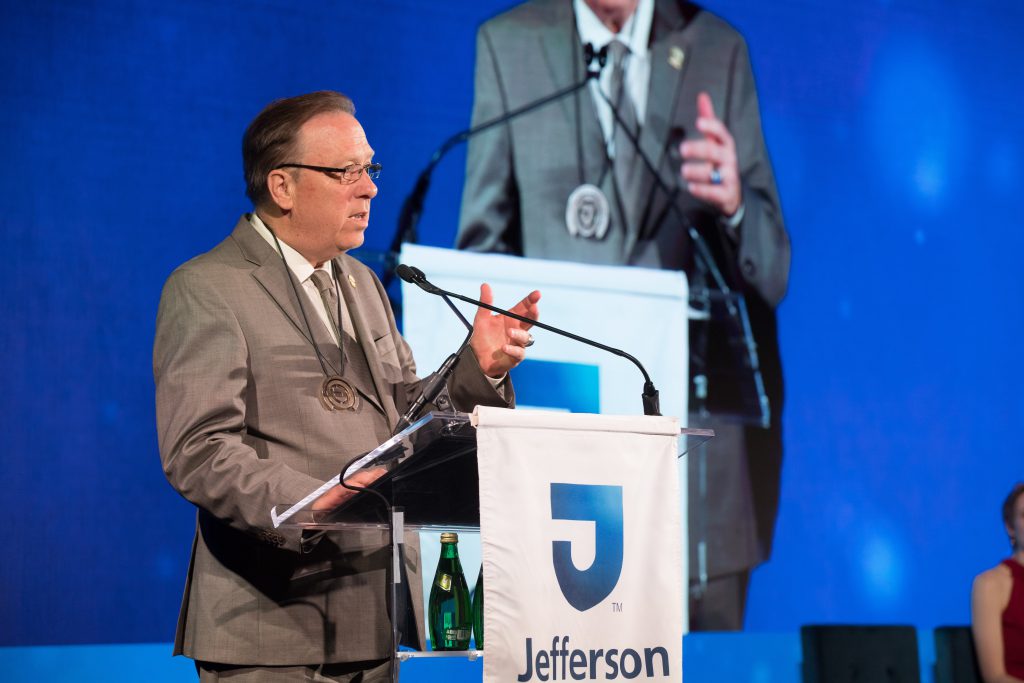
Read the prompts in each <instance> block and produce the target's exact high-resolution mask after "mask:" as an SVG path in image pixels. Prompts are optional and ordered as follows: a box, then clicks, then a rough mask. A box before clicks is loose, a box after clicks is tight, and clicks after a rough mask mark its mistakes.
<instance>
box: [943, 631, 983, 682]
mask: <svg viewBox="0 0 1024 683" xmlns="http://www.w3.org/2000/svg"><path fill="white" fill-rule="evenodd" d="M935 683H981V671H979V670H978V656H977V655H976V654H975V652H974V638H973V637H972V635H971V627H970V626H940V627H938V628H937V629H935Z"/></svg>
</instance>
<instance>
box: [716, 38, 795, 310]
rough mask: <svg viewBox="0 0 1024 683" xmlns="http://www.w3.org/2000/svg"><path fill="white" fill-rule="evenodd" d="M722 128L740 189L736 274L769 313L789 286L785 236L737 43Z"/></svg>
mask: <svg viewBox="0 0 1024 683" xmlns="http://www.w3.org/2000/svg"><path fill="white" fill-rule="evenodd" d="M725 124H726V126H727V127H728V128H729V131H730V132H731V133H732V135H733V138H734V139H735V141H736V154H737V157H738V160H739V169H740V177H741V181H742V184H743V203H744V206H745V213H744V216H743V220H742V222H741V223H740V225H739V229H738V232H737V240H738V244H737V247H738V254H737V257H738V261H739V263H738V265H739V271H740V273H741V274H742V277H743V279H744V280H745V281H746V282H747V284H748V285H750V286H751V287H752V288H753V289H754V290H755V291H756V292H757V293H758V294H759V295H760V296H761V298H762V299H764V301H765V303H767V304H768V305H770V306H772V307H775V306H777V305H778V304H779V302H780V301H782V298H783V297H784V296H785V294H786V288H787V286H788V283H789V261H790V245H789V235H788V234H787V233H786V228H785V225H784V224H783V220H782V209H781V207H780V205H779V193H778V190H777V189H776V186H775V176H774V175H773V173H772V167H771V162H770V161H769V158H768V150H767V149H766V148H765V143H764V134H763V132H762V130H761V114H760V110H759V108H758V101H757V90H756V88H755V85H754V75H753V72H752V70H751V67H750V56H749V54H748V52H747V45H746V43H745V42H744V41H743V40H740V41H739V42H738V43H737V47H736V50H735V53H734V55H733V65H732V69H731V73H730V85H729V103H728V106H727V110H726V112H725Z"/></svg>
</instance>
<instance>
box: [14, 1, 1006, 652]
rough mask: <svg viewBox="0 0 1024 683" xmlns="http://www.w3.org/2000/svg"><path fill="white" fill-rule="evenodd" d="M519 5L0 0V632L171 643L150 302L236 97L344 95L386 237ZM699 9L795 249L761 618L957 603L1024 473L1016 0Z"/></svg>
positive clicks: (446, 238)
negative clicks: (731, 66) (758, 129)
mask: <svg viewBox="0 0 1024 683" xmlns="http://www.w3.org/2000/svg"><path fill="white" fill-rule="evenodd" d="M510 4H511V3H509V2H497V1H488V2H485V1H480V0H460V1H458V2H454V1H453V2H445V3H421V2H416V1H413V0H406V1H400V0H378V1H377V2H369V3H344V2H327V1H319V0H310V1H307V2H303V3H293V2H286V1H285V0H258V1H255V2H245V3H243V2H238V1H237V0H235V1H232V2H227V1H220V2H216V1H214V2H206V1H203V2H197V1H191V0H182V1H179V2H175V3H162V2H128V1H124V2H117V1H114V0H108V1H105V2H99V1H96V2H85V1H70V0H69V1H67V2H58V1H56V0H50V1H49V2H37V3H14V2H5V3H4V12H3V14H4V20H3V22H0V71H2V74H3V76H2V77H0V102H2V105H3V106H0V135H2V142H3V146H2V149H3V154H4V163H2V164H0V199H2V202H0V225H2V228H3V232H2V235H3V245H2V251H0V254H2V256H0V259H2V262H3V266H2V267H0V349H2V354H3V358H4V362H3V372H2V374H0V397H2V398H0V434H2V435H3V444H4V452H3V456H2V458H0V486H2V491H3V494H4V496H5V501H4V506H3V508H4V510H5V513H6V514H5V519H4V527H5V545H6V549H5V552H4V554H3V560H2V561H0V586H2V597H0V645H28V644H67V643H106V642H151V641H167V640H170V639H171V638H172V637H173V632H174V631H173V629H174V623H175V618H176V614H177V609H178V602H179V600H180V596H181V589H182V586H183V584H184V577H185V570H186V565H187V558H188V548H189V542H190V540H191V534H192V526H193V512H192V509H191V507H190V506H189V505H188V504H187V503H186V502H184V501H183V500H181V499H180V498H179V497H178V496H177V494H175V493H174V492H173V491H172V490H171V489H170V487H169V486H168V485H167V483H166V481H165V480H164V479H163V476H162V473H161V471H160V466H159V460H158V456H157V447H156V437H155V430H154V416H153V381H152V373H151V365H150V352H151V344H152V336H153V326H154V318H155V313H156V307H157V302H158V299H159V295H160V288H161V285H162V283H163V281H164V279H165V278H166V277H167V275H168V274H169V273H170V271H171V270H172V269H173V268H174V267H175V266H176V265H178V264H179V263H181V262H183V261H184V260H186V259H187V258H189V257H191V256H193V255H195V254H196V253H198V252H200V251H205V250H206V249H209V248H210V247H212V246H213V245H215V244H216V243H217V242H218V241H220V240H221V239H222V238H223V237H224V236H225V235H226V234H227V232H228V231H229V230H230V229H231V227H232V226H233V225H234V222H235V220H237V218H238V216H239V215H240V214H241V213H242V212H243V211H245V210H246V209H247V208H248V204H247V202H246V200H245V197H244V193H243V182H242V174H241V170H240V166H241V164H240V154H239V147H240V138H241V133H242V131H243V129H244V127H245V126H246V124H247V123H248V122H249V120H251V118H252V117H253V116H254V115H255V114H256V113H257V112H258V111H259V109H260V108H261V107H262V106H263V105H264V104H266V103H267V102H268V101H270V100H271V99H274V98H277V97H281V96H286V95H293V94H298V93H301V92H305V91H309V90H314V89H321V88H332V89H339V90H342V91H343V92H346V93H347V94H349V95H351V96H352V97H353V99H354V100H355V102H356V105H357V108H358V113H359V117H360V119H361V120H362V122H363V124H364V127H365V128H366V130H367V134H368V136H369V138H370V141H371V144H373V146H374V147H375V148H376V150H377V152H378V156H377V158H378V159H379V160H380V161H382V162H383V163H384V166H385V171H384V174H383V175H382V177H381V181H380V186H381V192H380V196H379V197H378V199H377V200H376V201H375V203H374V213H373V220H372V225H371V232H370V234H369V235H368V240H367V241H368V247H370V248H375V249H382V248H384V247H385V246H386V245H387V244H388V242H389V241H390V239H391V235H392V233H393V229H394V225H395V219H396V217H397V213H398V207H399V205H400V203H401V200H402V198H403V197H404V195H405V194H406V193H407V192H408V190H409V189H410V188H411V186H412V183H413V180H414V178H415V174H416V173H417V171H418V170H419V168H421V167H422V166H423V164H424V163H425V162H426V160H427V159H428V157H429V155H430V153H431V152H432V151H433V149H434V148H435V147H436V146H437V145H438V144H439V143H440V142H441V141H442V140H443V139H444V138H445V137H446V136H447V135H448V134H450V133H451V132H453V131H456V130H458V129H460V128H462V127H464V126H465V125H466V124H467V123H468V120H469V111H470V105H471V100H472V69H473V49H474V31H475V28H476V26H477V25H478V24H479V22H480V21H482V20H483V19H485V18H487V17H489V16H491V15H493V14H494V13H495V12H496V11H498V10H499V9H503V8H504V7H507V6H509V5H510ZM707 4H708V6H709V7H710V8H711V9H713V10H714V11H716V12H717V13H719V14H720V15H721V16H723V17H725V18H726V19H727V20H729V21H730V22H732V23H733V24H734V25H736V26H737V27H738V28H739V29H740V30H741V31H742V32H743V33H744V34H745V35H746V37H747V39H748V41H749V44H750V49H751V54H752V59H753V63H754V68H755V73H756V75H757V78H758V81H759V89H760V94H761V107H762V113H763V117H764V124H765V131H766V137H767V141H768V145H769V149H770V150H771V153H772V157H773V161H774V164H775V168H776V172H777V176H778V181H779V187H780V191H781V195H782V199H783V206H784V209H785V213H786V218H787V223H788V227H789V231H790V234H791V236H792V242H793V272H792V279H791V285H790V294H789V296H788V297H787V299H786V300H785V302H784V303H783V305H782V307H781V309H780V324H781V341H782V350H783V357H784V362H785V366H786V372H787V379H788V403H787V405H786V410H785V428H786V464H785V473H784V481H783V496H782V509H781V516H780V519H779V527H778V537H777V538H778V540H777V544H776V550H775V555H774V557H773V559H772V561H771V563H770V564H768V565H766V566H764V567H763V568H762V569H760V570H758V571H757V572H756V573H755V575H754V581H753V586H752V591H751V596H750V611H749V616H748V628H750V629H755V630H765V631H787V630H792V629H795V628H796V627H797V626H798V625H799V624H801V623H804V622H810V621H814V622H823V621H853V622H909V623H915V624H918V625H921V626H926V627H928V626H934V625H936V624H940V623H949V622H961V623H965V622H966V621H967V620H968V618H969V615H968V595H969V588H970V580H971V577H972V576H973V575H974V574H975V573H977V572H978V571H980V570H981V569H984V568H986V567H987V566H990V565H992V564H994V563H995V562H996V561H997V560H998V559H999V558H1000V557H1002V556H1003V555H1005V554H1006V550H1007V547H1006V545H1005V535H1004V534H1003V532H1002V529H1001V524H1000V522H999V510H998V507H999V504H1000V502H1001V500H1002V497H1003V495H1004V494H1005V493H1006V492H1007V491H1008V490H1009V488H1010V485H1011V484H1012V483H1013V482H1014V481H1016V480H1018V479H1024V475H1022V467H1021V463H1022V452H1024V449H1022V443H1021V436H1020V425H1021V424H1022V422H1024V398H1022V393H1021V391H1020V387H1021V363H1020V360H1019V354H1020V350H1021V341H1020V340H1021V339H1022V337H1024V334H1022V333H1024V329H1022V327H1024V316H1022V305H1021V304H1022V294H1024V274H1022V272H1024V269H1021V268H1020V266H1019V265H1018V259H1019V254H1020V253H1021V251H1022V247H1024V224H1022V220H1021V218H1020V214H1019V211H1018V208H1019V204H1020V201H1019V197H1020V188H1019V180H1020V178H1021V177H1022V173H1024V132H1022V131H1024V125H1022V124H1021V121H1020V112H1021V111H1024V106H1022V105H1024V94H1022V93H1024V75H1022V74H1024V70H1022V69H1021V68H1020V65H1019V54H1018V45H1019V40H1020V35H1021V34H1022V32H1024V5H1022V4H1021V3H1019V2H1016V1H1015V0H1003V1H996V0H979V1H976V2H973V3H959V2H951V1H942V2H937V1H935V0H929V1H925V0H877V1H874V2H871V1H867V2H840V1H838V0H832V1H831V2H824V1H823V2H818V3H809V2H804V1H801V0H778V1H773V2H765V1H764V0H732V1H730V0H712V1H711V2H709V3H707ZM463 164H464V153H463V151H462V150H458V151H457V152H456V153H455V154H453V155H452V156H451V157H450V158H449V159H447V160H446V161H444V162H443V163H442V164H441V166H440V167H439V168H438V170H437V172H436V174H435V183H434V188H433V190H432V193H431V195H430V198H429V200H428V203H427V208H426V215H425V218H424V225H423V232H422V241H423V242H424V243H426V244H431V245H438V246H448V245H450V244H451V243H452V240H453V237H454V232H455V225H456V217H457V211H458V205H459V197H460V192H461V183H462V170H463ZM552 322H557V321H552Z"/></svg>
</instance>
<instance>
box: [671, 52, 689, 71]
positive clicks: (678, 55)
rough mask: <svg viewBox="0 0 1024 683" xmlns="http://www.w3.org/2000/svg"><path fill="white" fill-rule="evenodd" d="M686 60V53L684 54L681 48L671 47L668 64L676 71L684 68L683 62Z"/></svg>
mask: <svg viewBox="0 0 1024 683" xmlns="http://www.w3.org/2000/svg"><path fill="white" fill-rule="evenodd" d="M685 58H686V53H685V52H683V48H681V47H675V46H673V47H671V48H670V49H669V51H668V63H669V66H671V67H672V68H673V69H675V70H676V71H679V70H680V69H682V68H683V60H684V59H685Z"/></svg>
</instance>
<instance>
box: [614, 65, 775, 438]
mask: <svg viewBox="0 0 1024 683" xmlns="http://www.w3.org/2000/svg"><path fill="white" fill-rule="evenodd" d="M691 59H692V57H691ZM598 92H600V93H601V97H602V98H603V99H604V101H605V102H606V103H607V104H608V107H609V108H610V109H611V111H612V116H613V117H614V118H615V125H617V126H619V127H620V128H621V129H622V131H623V132H624V133H625V134H626V138H627V139H628V140H629V143H630V145H631V146H632V147H633V149H634V150H635V151H636V155H637V156H638V157H640V160H641V161H643V162H644V165H645V166H646V167H647V170H648V171H650V173H651V176H652V177H653V178H654V182H655V184H656V185H657V186H658V188H659V189H660V190H661V191H662V192H664V193H665V194H666V195H668V202H667V203H666V206H665V210H666V211H667V210H670V209H671V210H672V212H673V213H674V214H675V215H676V216H677V217H678V218H679V219H680V221H681V222H682V223H683V224H684V225H686V231H687V233H688V234H689V236H690V240H691V241H692V242H693V245H694V249H695V251H696V254H697V258H698V259H699V260H700V261H701V262H702V263H703V264H704V266H705V267H706V268H707V271H708V274H709V275H710V276H711V279H712V280H714V281H715V286H716V287H718V289H719V291H721V292H722V294H723V295H724V296H725V300H726V307H727V309H728V311H729V315H730V316H732V318H733V319H734V320H735V321H736V324H737V325H738V326H739V328H740V334H741V335H742V336H743V343H744V346H745V347H746V352H747V362H748V363H749V365H750V369H751V371H752V372H753V375H754V385H755V387H756V388H757V394H758V397H759V403H760V408H761V426H762V427H764V428H766V429H767V428H768V425H769V424H770V420H771V406H770V405H769V404H768V398H767V394H766V392H765V387H764V377H763V376H762V375H761V363H760V357H759V355H758V352H757V342H756V341H754V330H753V327H752V326H751V324H750V314H749V312H748V311H747V301H746V299H745V298H744V295H743V293H742V292H737V295H738V296H737V299H736V303H735V304H734V303H733V301H732V299H731V297H730V295H731V294H732V289H731V288H730V287H729V284H728V283H727V282H726V280H725V277H724V276H723V275H722V271H721V270H720V269H719V268H718V263H717V262H716V261H715V257H714V256H713V255H712V254H711V249H710V248H708V243H707V240H706V239H705V238H704V235H702V234H701V232H700V231H699V230H698V229H697V226H696V224H694V223H693V222H691V221H690V219H689V218H688V217H687V216H686V215H685V214H683V212H682V210H681V209H680V208H679V206H678V205H677V204H676V197H677V196H678V195H679V184H678V183H675V185H674V187H672V188H669V186H668V183H666V182H665V180H664V178H662V177H661V174H660V173H659V172H658V169H657V167H656V166H655V165H654V162H653V161H651V159H650V157H649V156H647V154H646V153H645V152H644V149H643V147H642V146H641V145H640V140H639V139H638V137H637V134H636V133H635V132H633V130H632V129H631V128H630V127H629V126H627V125H626V123H625V122H624V121H623V120H622V114H621V113H620V112H619V110H618V109H616V107H615V104H614V103H613V102H612V101H611V98H609V97H608V95H606V94H605V93H604V91H602V90H601V89H600V88H598ZM685 136H686V131H684V130H683V129H682V128H674V129H672V131H671V132H670V135H669V144H671V145H673V146H675V147H678V145H679V143H680V142H682V139H683V138H684V137H685ZM662 215H664V214H662ZM654 224H655V225H660V224H661V220H660V218H659V220H658V221H656V222H655V223H654ZM643 237H644V238H646V239H653V237H654V235H645V236H643ZM728 262H729V263H730V264H732V270H733V276H734V277H735V278H737V279H736V280H735V281H736V282H740V279H739V276H738V274H737V273H736V272H735V264H734V263H733V261H732V260H729V261H728Z"/></svg>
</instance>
